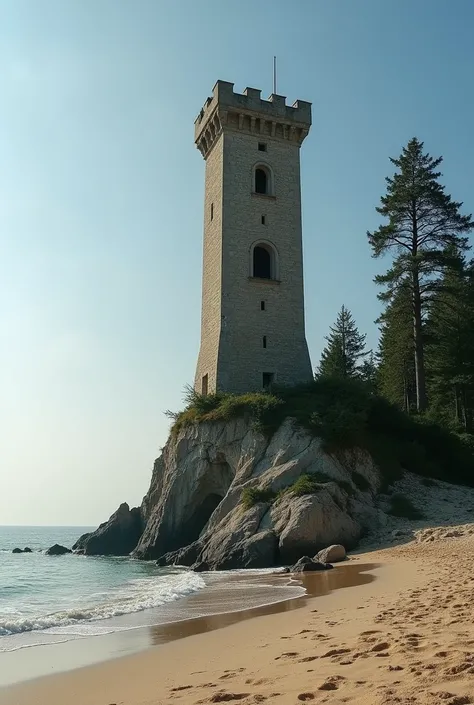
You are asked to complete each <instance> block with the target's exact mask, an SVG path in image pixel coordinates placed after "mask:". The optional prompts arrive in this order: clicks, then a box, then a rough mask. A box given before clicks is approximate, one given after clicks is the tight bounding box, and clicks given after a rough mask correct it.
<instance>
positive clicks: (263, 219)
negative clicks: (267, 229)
mask: <svg viewBox="0 0 474 705" xmlns="http://www.w3.org/2000/svg"><path fill="white" fill-rule="evenodd" d="M262 225H265V216H264V215H262Z"/></svg>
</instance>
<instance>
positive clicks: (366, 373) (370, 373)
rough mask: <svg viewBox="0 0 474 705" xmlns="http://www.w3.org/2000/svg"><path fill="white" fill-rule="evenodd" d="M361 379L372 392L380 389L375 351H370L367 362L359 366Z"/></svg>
mask: <svg viewBox="0 0 474 705" xmlns="http://www.w3.org/2000/svg"><path fill="white" fill-rule="evenodd" d="M358 373H359V377H360V378H361V380H362V381H363V382H365V383H366V384H367V385H368V386H369V388H370V389H371V391H372V392H375V391H377V388H378V384H377V383H378V366H377V359H376V356H375V355H374V351H373V350H369V352H368V353H367V356H366V358H365V360H364V361H363V362H362V363H361V364H360V366H359V370H358Z"/></svg>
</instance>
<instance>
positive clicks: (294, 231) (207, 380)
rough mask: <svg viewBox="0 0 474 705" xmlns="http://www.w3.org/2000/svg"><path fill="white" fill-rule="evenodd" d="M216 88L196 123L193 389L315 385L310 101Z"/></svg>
mask: <svg viewBox="0 0 474 705" xmlns="http://www.w3.org/2000/svg"><path fill="white" fill-rule="evenodd" d="M233 86H234V84H233V83H228V82H227V81H218V82H217V83H216V85H215V86H214V91H213V95H212V98H208V99H207V101H206V103H205V105H204V107H203V109H202V110H201V112H200V114H199V116H198V117H197V119H196V122H195V141H196V145H197V147H198V148H199V150H200V152H201V154H202V155H203V157H204V159H205V160H206V183H205V197H204V267H203V285H202V320H201V347H200V351H199V359H198V363H197V369H196V377H195V389H196V390H197V391H198V392H200V393H203V394H207V393H212V392H215V391H216V390H222V391H228V392H234V393H238V394H240V393H243V392H248V391H257V390H261V389H265V388H269V387H270V386H271V384H272V383H276V384H278V385H294V384H298V383H300V382H306V381H309V380H311V379H312V376H313V375H312V368H311V362H310V358H309V353H308V346H307V344H306V338H305V328H304V300H303V252H302V241H301V240H302V238H301V188H300V146H301V144H302V142H303V140H304V138H305V137H306V135H307V134H308V132H309V129H310V126H311V103H306V102H305V101H301V100H298V101H297V102H296V103H295V104H294V105H293V106H292V107H290V106H287V105H286V103H285V98H284V97H283V96H280V95H275V94H272V95H271V96H270V98H269V99H268V100H262V99H261V97H260V91H259V90H256V89H255V88H247V89H246V90H245V91H244V93H243V94H239V93H234V91H233Z"/></svg>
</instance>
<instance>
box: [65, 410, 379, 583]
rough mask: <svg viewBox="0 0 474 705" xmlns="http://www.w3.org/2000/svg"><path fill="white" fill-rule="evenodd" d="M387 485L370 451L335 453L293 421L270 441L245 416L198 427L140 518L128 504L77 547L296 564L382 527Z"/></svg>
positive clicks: (171, 452) (168, 464)
mask: <svg viewBox="0 0 474 705" xmlns="http://www.w3.org/2000/svg"><path fill="white" fill-rule="evenodd" d="M379 485H380V477H379V472H378V470H377V468H376V467H375V465H374V463H373V461H372V459H371V458H370V456H369V455H368V454H367V453H364V452H362V451H351V452H347V453H340V454H338V455H337V457H336V456H333V455H330V454H328V453H327V452H325V451H324V450H323V448H322V443H321V440H320V439H319V438H317V437H314V436H312V435H310V434H309V433H307V432H306V431H304V430H302V429H301V428H300V427H298V426H296V424H294V423H293V422H292V421H291V420H290V419H287V420H286V421H284V423H283V424H282V425H281V426H280V428H279V429H278V430H277V431H276V432H275V433H274V434H273V435H272V437H271V438H267V437H265V436H264V435H262V434H261V433H259V432H257V431H255V430H254V429H253V426H252V424H251V422H250V421H249V420H245V419H237V420H235V421H230V422H213V423H209V422H208V423H200V424H195V425H190V426H187V427H185V428H182V429H181V430H180V431H179V432H178V433H177V434H172V435H171V436H170V439H169V440H168V443H167V444H166V446H165V448H164V449H163V452H162V454H161V455H160V457H159V458H158V459H157V460H156V461H155V464H154V468H153V475H152V479H151V484H150V488H149V490H148V493H147V494H146V495H145V497H144V499H143V502H142V506H141V509H140V512H139V514H140V521H138V520H137V510H136V509H135V510H131V512H130V511H129V509H128V506H127V505H123V506H122V508H121V510H120V511H118V512H116V513H115V514H114V515H112V517H111V519H110V520H109V522H106V523H105V524H104V525H101V527H99V529H98V530H97V532H94V533H93V534H91V535H90V536H86V537H81V540H80V542H78V544H77V546H76V548H80V549H82V550H83V551H84V552H85V553H95V554H97V553H98V552H103V553H107V552H108V550H105V549H107V546H105V549H104V550H103V551H101V544H100V539H101V537H108V543H111V542H110V538H111V537H112V536H114V537H115V536H122V537H126V544H127V545H126V548H127V549H128V550H127V552H128V551H132V550H133V556H134V557H136V558H142V559H147V560H149V559H155V560H156V559H159V561H160V563H161V564H163V565H166V564H170V563H179V564H182V565H194V566H195V568H196V569H207V568H210V569H227V568H236V567H253V568H256V567H267V566H273V565H278V564H287V563H291V562H294V561H296V560H297V559H298V558H300V557H301V556H303V555H314V554H315V553H316V552H317V551H319V550H320V549H322V548H324V547H325V546H327V545H329V544H333V543H342V544H344V545H345V546H346V547H347V548H351V547H354V546H355V545H356V544H357V542H358V540H359V538H360V537H361V535H362V534H363V533H364V532H365V530H366V529H367V528H368V527H369V526H370V527H371V528H374V526H376V525H377V522H378V521H379V518H380V514H381V513H380V512H379V510H377V509H376V508H375V506H374V497H375V495H376V494H377V492H378V490H379ZM132 517H134V520H133V521H132ZM139 526H140V531H138V527H139ZM120 527H121V528H120ZM127 527H129V528H130V530H131V532H132V533H133V536H132V535H130V536H128V534H127ZM98 534H99V536H97V535H98ZM91 537H92V539H91ZM98 539H99V540H98ZM132 544H133V545H132ZM113 545H114V551H115V552H116V553H117V552H118V551H119V548H118V547H117V545H116V543H115V542H114V543H113Z"/></svg>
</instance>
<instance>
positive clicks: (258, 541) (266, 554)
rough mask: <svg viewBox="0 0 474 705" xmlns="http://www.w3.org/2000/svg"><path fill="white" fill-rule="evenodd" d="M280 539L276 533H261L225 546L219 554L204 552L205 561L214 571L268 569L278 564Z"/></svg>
mask: <svg viewBox="0 0 474 705" xmlns="http://www.w3.org/2000/svg"><path fill="white" fill-rule="evenodd" d="M277 555H278V539H277V536H276V534H275V532H274V531H260V532H259V533H258V534H254V535H253V536H250V537H249V538H246V539H243V540H242V541H239V542H237V543H236V544H234V545H233V546H231V547H229V548H227V547H225V546H223V550H222V552H221V553H220V554H219V553H217V555H216V553H215V552H214V551H213V553H212V554H211V555H210V556H207V552H206V551H204V552H203V558H204V560H205V561H206V560H207V562H208V563H210V564H211V565H212V568H213V569H214V570H235V569H236V568H268V567H269V566H274V565H277V563H278V558H277Z"/></svg>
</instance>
